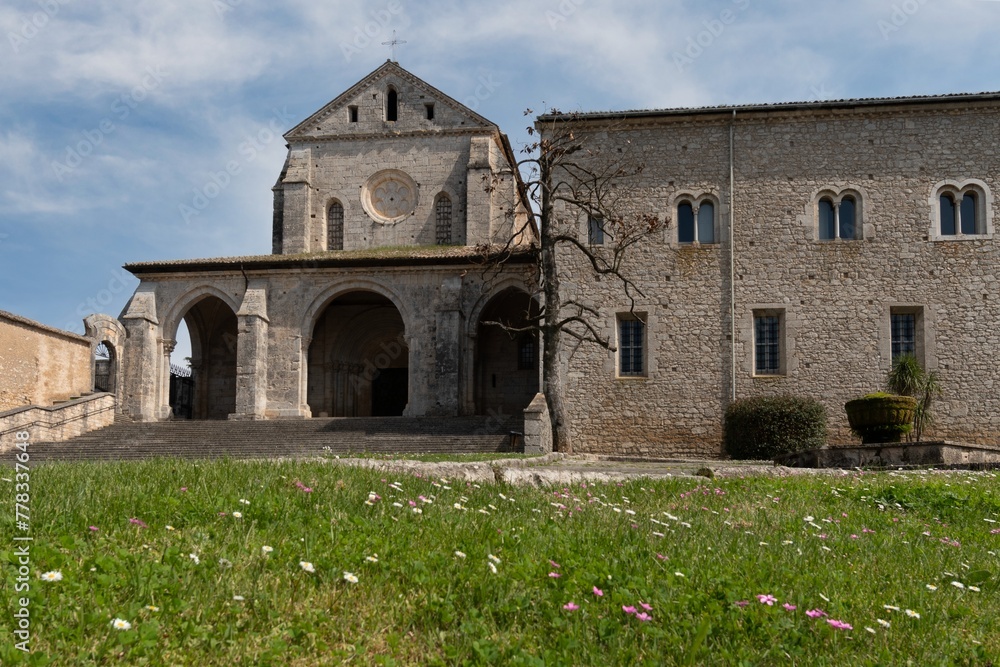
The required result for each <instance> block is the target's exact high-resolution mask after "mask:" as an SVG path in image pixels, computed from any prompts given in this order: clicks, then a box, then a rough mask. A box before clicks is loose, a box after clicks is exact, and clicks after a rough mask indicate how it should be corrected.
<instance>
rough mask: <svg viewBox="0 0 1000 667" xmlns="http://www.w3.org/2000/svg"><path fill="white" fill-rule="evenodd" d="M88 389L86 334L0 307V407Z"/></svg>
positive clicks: (48, 401)
mask: <svg viewBox="0 0 1000 667" xmlns="http://www.w3.org/2000/svg"><path fill="white" fill-rule="evenodd" d="M92 389H93V377H92V370H91V345H90V341H89V340H87V339H86V338H83V337H81V336H77V335H75V334H72V333H69V332H62V331H59V330H56V329H51V328H49V327H46V326H43V325H41V324H38V323H36V322H32V321H30V320H26V319H24V318H21V317H18V316H16V315H11V314H9V313H3V312H0V412H2V411H4V410H10V409H13V408H20V407H26V406H29V405H52V403H53V402H54V401H62V400H66V399H68V398H70V397H71V396H79V395H81V394H83V393H86V392H89V391H91V390H92Z"/></svg>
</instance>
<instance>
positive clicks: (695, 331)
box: [560, 101, 1000, 455]
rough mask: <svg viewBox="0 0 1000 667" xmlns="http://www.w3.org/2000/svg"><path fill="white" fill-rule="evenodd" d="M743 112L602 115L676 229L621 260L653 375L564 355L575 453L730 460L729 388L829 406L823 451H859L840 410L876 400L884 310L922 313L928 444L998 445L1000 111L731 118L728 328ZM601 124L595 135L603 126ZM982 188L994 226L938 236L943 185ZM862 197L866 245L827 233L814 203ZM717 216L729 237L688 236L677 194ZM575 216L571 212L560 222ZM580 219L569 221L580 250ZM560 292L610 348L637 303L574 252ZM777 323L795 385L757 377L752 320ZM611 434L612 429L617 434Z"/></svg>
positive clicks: (598, 143)
mask: <svg viewBox="0 0 1000 667" xmlns="http://www.w3.org/2000/svg"><path fill="white" fill-rule="evenodd" d="M731 122H733V121H732V112H731V111H723V112H721V113H719V114H717V115H704V116H694V115H689V116H683V115H682V116H677V117H658V118H650V119H630V120H628V121H625V122H620V123H617V124H615V123H610V124H609V123H604V122H603V121H602V122H601V123H598V122H593V123H592V124H591V128H592V129H593V130H597V129H599V130H602V131H603V132H604V133H603V134H599V135H595V136H593V137H591V138H590V139H589V141H590V144H591V145H592V146H594V147H597V148H598V149H600V150H604V151H613V150H617V148H619V147H622V146H627V145H629V146H632V147H637V148H635V149H634V150H635V151H636V159H637V161H639V162H641V163H642V164H644V166H645V169H644V170H643V172H642V174H641V176H640V177H639V178H636V179H634V180H633V182H632V184H631V185H632V187H634V188H635V192H634V194H633V197H632V205H633V206H634V207H635V208H636V209H643V210H648V211H652V212H655V213H657V214H658V215H659V216H660V217H661V218H666V219H667V220H668V226H667V228H666V230H665V231H664V232H662V233H657V234H656V235H654V236H653V237H652V238H650V239H648V240H647V241H645V242H644V243H643V244H641V245H640V246H639V247H637V248H635V252H634V254H633V255H632V259H631V260H630V261H629V266H630V267H632V268H631V271H630V275H632V276H633V277H635V278H637V279H638V284H639V286H640V287H641V289H642V292H643V294H644V296H641V297H639V299H638V304H637V306H636V308H635V311H636V313H640V314H643V315H645V316H648V322H647V335H648V340H647V349H646V360H647V374H646V377H643V378H618V377H617V373H616V369H617V356H616V354H615V353H612V352H608V351H605V350H603V349H601V348H599V347H597V346H579V347H577V346H575V345H573V346H570V345H569V344H568V343H567V345H566V346H565V348H564V352H563V358H564V361H565V363H566V365H567V371H568V382H567V386H566V398H567V401H568V407H569V413H570V419H571V424H570V432H571V434H572V437H573V440H574V445H575V447H576V449H577V451H589V452H616V453H621V452H642V453H656V454H659V455H669V454H684V453H694V454H699V455H717V454H719V453H720V451H721V425H722V416H723V414H724V410H725V407H726V405H727V404H728V402H729V396H730V393H731V391H732V384H731V372H732V363H731V359H732V354H733V348H732V347H731V345H732V344H733V343H734V344H735V358H736V369H735V371H736V372H735V377H736V387H735V389H736V395H737V396H738V397H746V396H751V395H757V394H776V393H793V394H797V395H804V396H812V397H814V398H817V399H819V400H821V401H822V402H823V403H824V404H825V405H826V407H827V410H828V415H829V426H830V440H831V442H833V443H837V442H841V443H843V442H850V441H851V440H852V438H851V436H850V434H849V431H848V428H847V421H846V416H845V414H844V411H843V404H844V402H846V401H847V400H849V399H851V398H854V397H857V396H858V395H860V394H863V393H866V392H869V391H874V390H877V389H881V388H882V386H883V383H884V378H885V375H886V372H887V371H888V370H889V366H890V363H891V354H890V325H889V321H890V319H889V316H890V312H891V311H892V309H894V308H912V309H916V310H917V311H918V312H920V313H921V315H920V317H918V329H919V330H922V331H918V353H919V354H920V356H922V357H923V362H924V364H925V366H926V367H927V368H929V369H935V370H937V371H938V372H939V373H940V375H941V380H942V385H943V397H942V399H941V400H940V401H939V402H938V403H937V406H936V408H935V416H936V425H935V427H934V428H933V430H932V432H931V433H930V435H932V436H933V437H944V438H947V439H949V440H961V441H967V442H974V443H995V442H997V441H998V440H1000V396H998V395H997V394H996V392H995V390H994V387H995V386H996V384H997V383H998V382H1000V370H998V369H997V367H996V365H995V364H994V363H992V357H993V351H994V350H996V349H997V345H998V344H1000V334H998V333H996V332H997V330H998V328H1000V327H998V324H1000V289H998V288H1000V280H998V278H997V275H996V270H995V268H994V267H995V266H997V263H998V260H1000V248H998V246H997V242H996V240H995V239H994V238H993V234H992V215H993V196H994V194H995V193H996V192H997V189H998V188H1000V157H998V156H997V154H996V151H995V150H994V147H995V146H996V145H997V142H998V141H1000V108H998V107H997V106H996V104H995V103H991V104H987V105H984V104H979V105H978V106H977V105H975V104H969V103H949V102H947V101H944V102H938V103H933V104H925V105H919V106H907V107H902V106H893V105H890V104H886V105H884V106H878V107H869V108H863V109H862V108H858V109H842V108H841V109H833V110H823V109H811V110H806V111H800V112H794V113H793V112H782V111H780V110H775V111H770V112H755V113H745V114H743V115H742V116H741V115H740V114H739V113H738V114H737V117H736V120H735V132H734V134H735V145H734V153H735V163H734V167H735V198H734V200H735V222H734V227H733V234H734V239H735V245H734V248H735V286H734V287H735V304H736V307H735V313H736V321H735V325H736V326H735V329H736V339H735V341H734V342H733V343H731V341H730V325H731V320H730V317H729V307H730V299H729V294H730V289H731V287H732V285H731V283H730V280H729V251H728V247H729V246H728V239H727V236H728V224H729V210H728V209H729V201H728V200H729V150H730V145H729V133H730V123H731ZM595 126H600V127H595ZM945 183H951V184H954V185H956V186H958V187H961V186H963V185H967V184H972V185H976V186H977V187H979V188H980V190H981V191H984V193H985V194H986V198H985V200H983V201H981V202H980V205H981V206H983V207H984V209H985V215H984V216H983V218H984V219H983V221H982V222H983V225H982V227H983V231H985V232H986V233H984V234H982V235H977V236H974V237H967V238H964V239H961V240H957V239H955V238H954V237H952V238H951V239H948V240H942V239H941V237H940V235H939V234H937V232H936V231H935V230H936V225H937V222H936V220H937V206H938V204H937V189H938V188H939V187H940V186H941V185H942V184H945ZM845 191H849V192H853V193H855V196H856V197H857V198H859V199H860V200H861V202H860V203H861V206H860V208H861V214H860V215H861V218H862V220H861V222H862V223H863V229H862V234H861V236H862V238H859V239H856V240H840V239H838V240H834V241H820V240H818V232H817V225H818V222H817V213H816V210H817V201H818V199H819V195H820V193H822V192H831V193H834V194H837V193H843V192H845ZM685 195H689V196H690V197H691V198H692V199H694V200H703V199H706V198H707V199H709V200H711V201H713V202H714V203H715V205H716V237H717V239H718V241H719V242H718V243H716V244H711V245H707V246H706V245H701V246H694V245H692V246H682V245H679V244H678V243H677V225H676V218H677V212H676V211H677V202H678V199H679V198H681V197H682V196H685ZM562 214H563V215H564V216H570V217H571V213H570V212H569V211H565V210H563V211H562ZM585 224H586V223H585V221H584V220H582V219H579V218H577V225H578V227H577V228H578V230H579V233H580V234H581V236H582V237H583V238H585V234H586V227H585ZM560 261H561V265H562V266H561V268H562V274H561V275H562V285H563V287H564V289H565V294H564V296H565V297H575V298H582V299H584V300H586V301H588V302H589V303H592V304H593V305H594V306H596V307H597V308H599V310H600V312H601V317H600V318H599V320H600V324H601V326H602V327H604V331H605V332H606V333H607V334H608V335H609V336H610V337H611V338H612V340H614V339H615V337H616V335H617V334H616V324H615V316H616V313H622V312H627V311H628V305H627V303H628V302H627V300H626V299H625V297H624V294H623V293H622V291H621V289H620V288H619V286H618V285H616V284H614V283H613V282H609V281H608V280H604V281H600V282H598V281H596V280H595V279H594V276H593V274H592V271H590V270H589V268H588V267H587V265H586V264H585V263H584V262H582V261H581V260H580V256H579V255H574V254H573V253H571V252H566V253H564V254H563V255H561V256H560ZM755 309H768V310H772V311H775V312H780V313H781V314H782V316H783V318H784V322H783V324H784V336H783V339H782V341H781V345H782V350H783V355H784V373H783V374H782V375H780V376H776V377H758V376H756V375H755V373H754V365H753V312H754V310H755ZM608 434H612V435H610V436H609V435H608Z"/></svg>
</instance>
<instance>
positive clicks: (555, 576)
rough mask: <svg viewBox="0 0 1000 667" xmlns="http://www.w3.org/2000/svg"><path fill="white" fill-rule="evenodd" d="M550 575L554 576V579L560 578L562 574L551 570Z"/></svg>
mask: <svg viewBox="0 0 1000 667" xmlns="http://www.w3.org/2000/svg"><path fill="white" fill-rule="evenodd" d="M549 576H550V577H551V578H553V579H558V578H559V577H561V576H562V575H561V574H559V573H558V572H549Z"/></svg>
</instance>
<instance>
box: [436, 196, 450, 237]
mask: <svg viewBox="0 0 1000 667" xmlns="http://www.w3.org/2000/svg"><path fill="white" fill-rule="evenodd" d="M434 211H435V215H436V219H437V225H436V233H435V237H434V238H435V242H436V243H437V244H438V245H449V244H451V242H452V239H451V198H449V197H448V195H446V194H444V193H442V194H439V195H438V198H437V202H436V203H435V205H434Z"/></svg>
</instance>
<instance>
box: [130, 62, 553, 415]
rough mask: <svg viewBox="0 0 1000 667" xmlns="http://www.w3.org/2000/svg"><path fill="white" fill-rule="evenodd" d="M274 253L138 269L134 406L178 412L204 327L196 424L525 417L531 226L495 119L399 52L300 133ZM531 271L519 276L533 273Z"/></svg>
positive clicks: (285, 175) (533, 345)
mask: <svg viewBox="0 0 1000 667" xmlns="http://www.w3.org/2000/svg"><path fill="white" fill-rule="evenodd" d="M285 139H286V141H287V143H288V157H287V159H286V161H285V165H284V167H283V168H282V170H281V175H280V177H279V178H278V182H277V183H276V184H275V186H274V188H273V190H274V228H273V229H274V231H273V238H272V245H273V254H271V255H264V256H257V257H228V258H220V259H205V260H184V261H166V262H149V263H140V264H129V265H128V266H127V267H126V268H127V269H128V270H129V271H131V272H132V273H133V274H135V275H136V276H137V277H138V278H139V279H140V281H141V282H140V284H139V286H138V288H137V289H136V292H135V294H134V296H133V297H132V299H131V301H130V302H129V304H128V305H127V307H126V308H125V310H124V312H123V314H122V321H123V323H124V325H125V328H126V329H127V332H128V337H127V339H126V342H125V355H124V356H125V360H126V363H125V365H124V396H123V399H122V404H121V410H122V413H123V414H124V415H126V416H127V417H130V418H132V419H134V420H139V421H158V420H164V419H168V418H170V417H171V415H172V413H173V411H172V409H171V406H170V404H169V401H170V391H169V378H170V368H169V362H170V353H171V352H172V350H173V349H174V346H175V345H176V342H175V341H176V334H177V328H178V326H179V325H180V323H181V321H182V320H183V321H184V322H186V324H187V326H188V330H189V332H190V334H191V345H192V360H191V369H192V376H193V380H194V397H193V402H194V405H193V406H192V415H193V417H194V418H195V419H274V418H308V417H358V416H393V415H406V416H413V417H420V416H458V415H477V414H478V415H489V414H504V415H511V414H520V412H521V411H522V410H523V409H524V407H525V406H526V405H527V404H528V403H529V402H530V401H531V399H532V398H533V397H534V396H535V394H536V393H537V391H538V372H537V356H538V355H537V341H536V340H535V339H534V338H532V337H512V336H510V335H508V334H506V332H504V331H503V330H502V329H498V328H496V327H492V328H491V327H489V326H487V325H486V324H484V323H487V322H495V321H500V322H507V323H510V324H517V323H519V322H521V321H522V320H523V318H524V317H525V315H526V313H528V312H529V311H530V310H531V308H532V305H531V304H532V300H531V297H530V292H531V289H530V271H528V270H527V269H528V268H530V264H529V262H530V253H527V252H525V250H526V249H527V248H528V247H529V246H528V243H529V242H530V240H531V239H530V238H525V239H520V238H518V239H515V241H516V244H515V246H516V248H515V252H514V253H513V254H512V258H511V262H512V270H511V271H505V272H504V273H503V275H502V276H499V277H497V276H495V275H494V273H492V272H489V271H485V270H484V255H483V251H482V248H484V247H486V246H489V245H490V244H492V243H495V242H497V241H499V242H501V243H503V242H506V241H509V240H510V239H511V236H512V234H513V233H514V230H515V229H518V228H521V227H523V224H524V220H525V219H526V212H525V211H526V208H525V207H524V205H523V203H522V200H521V199H520V190H519V189H518V187H517V185H518V180H517V177H516V175H515V172H514V167H513V165H514V158H513V154H512V151H511V147H510V144H509V142H508V140H507V138H506V137H505V136H504V135H503V134H502V133H501V132H500V131H499V129H498V128H497V126H496V125H494V124H493V123H491V122H489V121H488V120H486V119H485V118H483V117H482V116H479V115H478V114H476V113H475V112H473V111H472V110H471V109H468V108H466V107H464V106H462V105H461V104H459V103H458V102H456V101H455V100H453V99H452V98H450V97H448V96H447V95H445V94H444V93H442V92H441V91H439V90H436V89H435V88H433V87H431V86H429V85H428V84H426V83H424V82H423V81H421V80H420V79H418V78H416V77H415V76H413V75H412V74H410V73H409V72H407V71H405V70H404V69H402V68H401V67H399V66H398V65H397V64H396V63H394V62H387V63H386V64H385V65H383V66H382V67H380V68H379V69H377V70H376V71H374V72H372V73H371V74H370V75H369V76H367V77H365V78H364V79H363V80H362V81H360V82H359V83H357V84H356V85H355V86H353V87H352V88H351V89H350V90H348V91H347V92H345V93H343V94H342V95H340V96H339V97H337V98H336V99H335V100H333V101H332V102H330V103H329V104H327V105H326V106H325V107H323V108H322V109H320V110H319V111H318V112H316V113H315V114H313V115H312V116H311V117H309V118H308V119H306V120H305V121H303V122H302V123H301V124H299V125H298V126H296V127H295V128H293V129H292V130H290V131H289V132H288V133H287V134H286V135H285ZM522 268H523V270H522Z"/></svg>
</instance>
